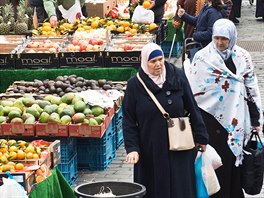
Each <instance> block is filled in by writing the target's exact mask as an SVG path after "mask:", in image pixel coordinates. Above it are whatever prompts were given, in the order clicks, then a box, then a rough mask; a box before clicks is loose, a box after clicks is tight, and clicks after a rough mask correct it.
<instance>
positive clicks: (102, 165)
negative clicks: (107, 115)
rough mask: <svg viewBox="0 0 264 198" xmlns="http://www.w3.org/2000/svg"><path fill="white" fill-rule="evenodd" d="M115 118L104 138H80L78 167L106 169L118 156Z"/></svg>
mask: <svg viewBox="0 0 264 198" xmlns="http://www.w3.org/2000/svg"><path fill="white" fill-rule="evenodd" d="M114 126H115V125H114V119H112V120H111V122H110V124H109V126H108V127H107V129H106V131H105V133H104V135H103V137H102V138H78V143H77V155H78V158H77V159H78V168H84V169H88V170H91V171H96V170H105V169H106V168H107V167H108V166H109V165H110V163H111V162H112V161H113V159H115V156H116V153H115V152H116V139H115V128H114Z"/></svg>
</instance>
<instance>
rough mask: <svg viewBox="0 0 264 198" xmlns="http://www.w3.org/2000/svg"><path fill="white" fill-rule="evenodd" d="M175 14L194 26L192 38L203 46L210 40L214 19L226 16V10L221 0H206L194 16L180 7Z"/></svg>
mask: <svg viewBox="0 0 264 198" xmlns="http://www.w3.org/2000/svg"><path fill="white" fill-rule="evenodd" d="M177 15H178V16H179V17H180V18H181V19H182V20H183V21H185V22H186V23H188V24H190V25H192V26H194V27H195V31H194V33H193V39H194V40H195V41H197V42H201V43H202V45H203V47H205V46H206V45H207V44H209V43H210V42H211V41H212V29H213V24H214V22H215V21H217V20H218V19H221V18H225V17H226V11H225V9H224V5H223V3H222V1H221V0H208V3H207V4H205V5H204V7H203V8H202V10H201V11H200V13H199V15H198V16H196V17H194V16H191V15H189V14H188V13H186V12H185V10H184V9H182V8H181V7H180V8H179V9H178V12H177Z"/></svg>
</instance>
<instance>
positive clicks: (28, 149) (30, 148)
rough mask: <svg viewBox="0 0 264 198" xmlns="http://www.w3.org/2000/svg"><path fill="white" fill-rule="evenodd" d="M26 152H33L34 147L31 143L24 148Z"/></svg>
mask: <svg viewBox="0 0 264 198" xmlns="http://www.w3.org/2000/svg"><path fill="white" fill-rule="evenodd" d="M25 152H26V153H35V147H34V146H32V145H29V146H28V147H27V148H26V150H25Z"/></svg>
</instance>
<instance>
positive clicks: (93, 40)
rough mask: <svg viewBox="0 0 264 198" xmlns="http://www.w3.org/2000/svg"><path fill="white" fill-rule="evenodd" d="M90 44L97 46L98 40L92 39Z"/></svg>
mask: <svg viewBox="0 0 264 198" xmlns="http://www.w3.org/2000/svg"><path fill="white" fill-rule="evenodd" d="M89 44H91V45H97V40H96V39H91V40H90V41H89Z"/></svg>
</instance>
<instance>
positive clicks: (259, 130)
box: [252, 126, 261, 133]
mask: <svg viewBox="0 0 264 198" xmlns="http://www.w3.org/2000/svg"><path fill="white" fill-rule="evenodd" d="M252 128H253V129H255V130H256V131H257V132H258V133H260V132H261V127H260V126H252Z"/></svg>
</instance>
